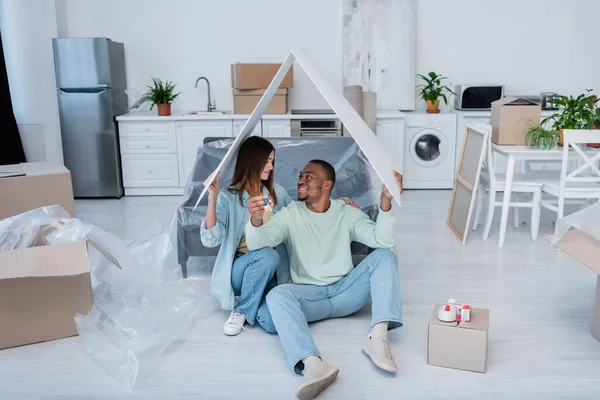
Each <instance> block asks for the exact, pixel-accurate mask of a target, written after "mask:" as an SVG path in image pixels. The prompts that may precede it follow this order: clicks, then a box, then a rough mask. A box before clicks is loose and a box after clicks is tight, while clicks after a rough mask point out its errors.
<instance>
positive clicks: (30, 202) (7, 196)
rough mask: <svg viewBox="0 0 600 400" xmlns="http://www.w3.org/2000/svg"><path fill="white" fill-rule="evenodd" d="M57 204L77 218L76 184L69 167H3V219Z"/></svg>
mask: <svg viewBox="0 0 600 400" xmlns="http://www.w3.org/2000/svg"><path fill="white" fill-rule="evenodd" d="M10 175H13V176H10ZM54 204H58V205H60V206H61V207H62V208H64V209H65V210H66V211H67V212H68V213H69V214H71V217H75V201H74V198H73V183H72V181H71V172H70V171H69V170H68V169H67V168H65V167H64V166H62V165H53V164H48V163H22V164H16V165H3V166H1V167H0V220H2V219H5V218H8V217H12V216H15V215H18V214H21V213H24V212H26V211H30V210H33V209H35V208H39V207H44V206H51V205H54Z"/></svg>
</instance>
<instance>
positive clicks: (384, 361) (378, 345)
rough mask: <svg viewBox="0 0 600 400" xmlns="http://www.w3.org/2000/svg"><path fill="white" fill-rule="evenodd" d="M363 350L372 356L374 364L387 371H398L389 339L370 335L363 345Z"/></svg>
mask: <svg viewBox="0 0 600 400" xmlns="http://www.w3.org/2000/svg"><path fill="white" fill-rule="evenodd" d="M363 351H364V352H365V353H366V354H367V355H368V356H369V357H370V358H371V361H373V364H375V365H377V366H378V367H379V368H381V369H383V370H385V371H387V372H391V373H393V374H395V373H396V371H397V368H396V362H395V361H394V356H393V355H392V348H391V347H390V342H388V340H387V339H384V338H380V337H373V338H372V337H371V336H369V337H368V338H367V340H366V341H365V344H364V345H363Z"/></svg>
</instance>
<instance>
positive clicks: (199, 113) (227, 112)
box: [183, 111, 231, 115]
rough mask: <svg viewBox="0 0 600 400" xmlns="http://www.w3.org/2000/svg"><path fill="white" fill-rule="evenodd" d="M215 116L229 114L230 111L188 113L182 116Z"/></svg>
mask: <svg viewBox="0 0 600 400" xmlns="http://www.w3.org/2000/svg"><path fill="white" fill-rule="evenodd" d="M215 114H231V112H230V111H188V112H186V113H184V114H183V115H215Z"/></svg>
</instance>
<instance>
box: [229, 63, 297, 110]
mask: <svg viewBox="0 0 600 400" xmlns="http://www.w3.org/2000/svg"><path fill="white" fill-rule="evenodd" d="M280 67H281V64H231V87H232V88H233V112H234V113H236V114H251V113H252V111H254V109H255V108H256V105H257V104H258V102H259V100H260V99H261V97H262V96H263V95H264V94H265V91H266V89H267V88H268V87H269V84H270V83H271V81H272V80H273V78H274V77H275V75H276V74H277V71H279V68H280ZM292 87H294V66H292V67H291V68H290V70H289V71H288V73H287V74H286V75H285V77H284V78H283V81H282V82H281V85H279V88H278V89H277V91H276V92H275V95H274V96H273V99H272V100H271V102H270V103H269V105H268V106H267V109H266V110H265V114H286V113H287V112H288V89H289V88H292Z"/></svg>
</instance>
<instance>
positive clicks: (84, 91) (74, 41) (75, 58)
mask: <svg viewBox="0 0 600 400" xmlns="http://www.w3.org/2000/svg"><path fill="white" fill-rule="evenodd" d="M52 47H53V51H54V69H55V75H56V85H57V96H58V108H59V114H60V127H61V136H62V146H63V155H64V162H65V166H66V167H67V168H68V169H69V170H70V171H71V177H72V180H73V194H74V196H75V197H78V198H82V197H84V198H85V197H90V198H93V197H116V198H120V197H122V196H123V183H122V176H121V161H120V157H119V138H118V131H117V123H116V120H115V117H116V116H118V115H121V114H124V113H125V112H126V111H127V95H126V94H125V89H126V87H127V83H126V78H125V51H124V45H123V43H118V42H113V41H112V40H110V39H108V38H54V39H52Z"/></svg>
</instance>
